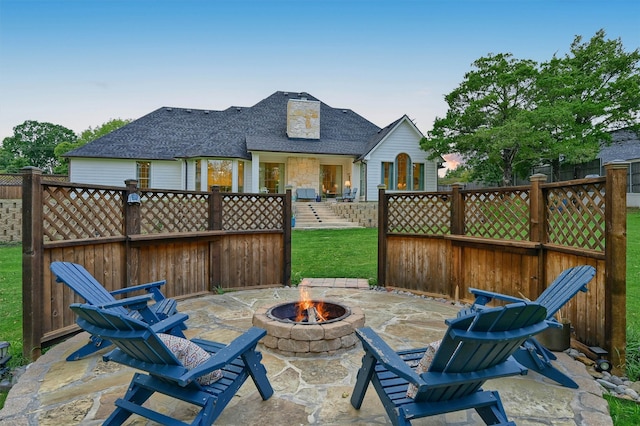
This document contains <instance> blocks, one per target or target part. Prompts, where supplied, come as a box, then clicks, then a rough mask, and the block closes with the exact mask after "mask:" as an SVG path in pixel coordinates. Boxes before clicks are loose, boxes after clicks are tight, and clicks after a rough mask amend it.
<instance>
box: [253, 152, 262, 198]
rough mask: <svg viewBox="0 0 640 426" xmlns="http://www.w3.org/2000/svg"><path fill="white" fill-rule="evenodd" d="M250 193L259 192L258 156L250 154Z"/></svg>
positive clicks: (254, 153) (255, 153)
mask: <svg viewBox="0 0 640 426" xmlns="http://www.w3.org/2000/svg"><path fill="white" fill-rule="evenodd" d="M251 192H252V193H254V194H256V193H258V192H260V154H258V153H257V152H252V153H251Z"/></svg>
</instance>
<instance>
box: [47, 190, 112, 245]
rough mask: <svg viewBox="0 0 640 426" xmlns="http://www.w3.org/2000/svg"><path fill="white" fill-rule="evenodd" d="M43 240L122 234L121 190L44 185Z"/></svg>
mask: <svg viewBox="0 0 640 426" xmlns="http://www.w3.org/2000/svg"><path fill="white" fill-rule="evenodd" d="M42 187H43V194H42V203H43V233H44V241H63V240H77V239H84V238H99V237H113V236H121V235H123V233H124V219H123V200H122V197H123V195H122V191H121V190H115V189H113V190H109V189H96V188H74V187H67V186H48V185H42Z"/></svg>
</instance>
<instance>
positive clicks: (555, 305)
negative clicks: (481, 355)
mask: <svg viewBox="0 0 640 426" xmlns="http://www.w3.org/2000/svg"><path fill="white" fill-rule="evenodd" d="M595 274H596V269H595V268H594V267H593V266H589V265H581V266H576V267H574V268H569V269H566V270H564V271H562V273H560V275H558V277H557V278H556V279H555V280H553V282H552V283H551V284H549V286H548V287H547V289H546V290H545V291H543V292H542V293H541V294H540V296H539V297H538V298H537V299H536V300H535V301H536V303H539V304H540V305H542V306H544V307H545V308H546V309H547V319H548V320H549V321H550V325H551V326H552V327H562V324H560V323H559V322H558V321H556V318H555V315H556V313H557V312H558V311H559V310H560V309H561V308H562V307H563V306H564V305H565V304H566V303H567V302H568V301H569V300H571V299H572V298H573V296H575V295H576V294H578V292H580V291H582V292H586V291H587V283H589V281H591V279H592V278H593V277H594V276H595ZM469 291H470V292H471V293H473V295H474V296H475V298H476V299H475V301H474V302H473V305H472V306H471V307H470V308H468V309H466V310H463V311H461V314H462V315H465V314H467V313H469V311H477V310H481V309H485V308H486V304H487V303H489V302H491V301H492V300H494V299H495V300H501V301H504V302H507V303H513V302H519V301H522V300H523V299H521V298H517V297H512V296H507V295H504V294H500V293H494V292H491V291H484V290H478V289H474V288H472V289H469ZM513 356H514V357H515V359H516V360H518V362H519V363H521V364H522V365H524V366H525V367H527V368H529V369H531V370H533V371H536V372H538V373H540V374H542V375H544V376H546V377H548V378H550V379H552V380H554V381H555V382H558V383H560V384H561V385H563V386H566V387H569V388H573V389H577V388H578V384H577V383H576V382H575V381H574V380H573V379H571V378H570V377H568V376H567V375H566V374H564V373H562V372H561V371H559V370H558V369H557V368H555V367H554V366H553V364H552V363H551V361H552V360H555V359H557V357H556V356H555V355H554V354H553V352H551V351H550V350H548V349H547V348H545V347H544V346H543V345H542V344H541V343H540V342H539V341H538V340H537V339H536V338H535V337H532V338H530V339H527V340H526V341H525V342H524V344H523V345H522V347H521V348H520V349H519V350H518V351H517V352H516V353H515V354H514V355H513Z"/></svg>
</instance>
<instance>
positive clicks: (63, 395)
mask: <svg viewBox="0 0 640 426" xmlns="http://www.w3.org/2000/svg"><path fill="white" fill-rule="evenodd" d="M308 283H309V284H310V285H312V286H313V285H317V286H318V287H313V288H312V289H311V296H312V297H313V298H315V299H331V300H339V301H341V303H344V304H346V305H349V306H356V307H359V308H361V309H362V310H363V311H364V313H365V321H366V325H367V326H369V327H372V328H373V329H375V330H376V331H377V332H378V333H379V334H380V335H381V336H382V337H383V338H384V339H385V340H386V341H387V342H388V343H389V344H390V345H391V346H392V347H393V348H394V349H403V348H411V347H422V346H425V344H426V343H428V342H430V341H433V340H437V339H439V338H440V337H441V336H442V334H443V332H444V330H445V325H444V320H445V319H446V318H450V317H454V316H455V315H456V313H457V311H458V310H459V306H454V305H452V304H451V303H449V302H446V301H438V300H434V299H429V298H424V297H418V296H414V295H409V294H398V293H396V292H387V291H375V290H369V289H368V286H367V285H366V281H364V280H351V281H349V280H334V279H331V280H318V281H315V280H313V281H309V282H308ZM297 298H298V290H297V289H291V288H273V289H263V290H248V291H241V292H232V293H226V294H222V295H208V296H203V297H198V298H193V299H189V300H184V301H180V302H179V305H178V306H179V310H180V311H181V312H183V313H186V314H188V315H189V320H188V321H187V325H188V326H189V329H188V330H187V332H186V334H187V336H188V337H190V338H192V337H200V338H205V339H211V340H216V341H219V342H225V343H228V342H230V341H231V340H233V339H234V338H235V337H237V336H238V335H240V334H241V333H242V332H243V331H245V330H246V329H248V328H249V327H251V322H252V317H253V313H254V312H255V311H256V310H257V309H259V308H263V307H266V306H271V305H273V304H276V303H282V302H286V301H294V300H297ZM86 339H87V335H86V334H84V333H81V334H79V335H77V336H75V337H74V338H72V339H70V340H69V341H67V342H65V343H63V344H60V345H57V346H55V347H54V348H52V349H51V350H49V351H48V352H47V353H46V354H45V355H43V356H42V357H41V358H40V359H39V360H38V361H37V362H35V363H33V364H32V365H31V366H30V367H29V368H28V369H27V371H26V373H25V374H24V375H23V376H22V377H21V378H20V380H19V382H18V384H16V385H15V386H14V387H13V389H12V390H11V392H10V393H9V396H8V399H7V401H6V403H5V407H4V409H3V410H2V411H0V423H2V424H3V425H43V426H47V425H61V424H62V425H76V424H82V425H98V424H101V423H102V422H103V421H104V420H105V419H106V418H107V416H108V415H109V414H110V413H111V411H113V409H114V406H113V402H114V400H115V399H116V398H118V397H120V396H122V395H123V394H124V392H125V390H126V388H127V384H128V382H129V380H130V379H131V376H132V370H131V369H129V368H126V367H123V366H120V365H118V364H115V363H105V362H103V361H102V358H101V357H100V356H93V357H89V358H87V359H84V360H80V361H75V362H66V361H64V359H65V357H66V356H67V355H68V354H70V353H71V352H72V351H73V350H75V349H77V348H78V347H80V346H81V345H83V344H84V343H85V342H86ZM259 349H260V350H261V351H262V353H263V356H264V359H263V363H264V365H265V366H266V368H267V372H268V376H269V379H270V381H271V384H272V386H273V388H274V391H275V393H274V395H273V396H272V397H271V398H270V399H269V400H267V401H262V400H261V398H260V396H259V394H258V392H257V390H256V388H255V386H254V385H253V382H252V381H251V380H248V381H247V382H246V383H245V385H244V386H243V387H242V388H241V389H240V392H239V393H238V394H237V396H236V398H235V399H234V401H232V402H231V403H230V404H229V406H228V407H227V408H226V409H225V410H224V412H223V414H222V415H221V416H220V418H219V419H218V421H217V422H216V424H220V425H284V424H287V425H298V424H301V425H306V424H310V425H342V424H353V425H372V424H379V425H385V424H390V422H389V419H388V417H387V415H386V413H385V411H384V409H383V407H382V404H381V403H380V401H379V400H378V398H377V395H376V393H375V391H374V390H373V388H370V389H369V391H368V392H367V396H366V398H365V401H364V404H363V406H362V408H361V409H360V410H355V409H354V408H353V407H352V406H351V404H350V402H349V398H350V397H351V392H352V390H353V385H354V383H355V380H356V373H357V370H358V368H359V366H360V360H361V357H362V354H363V351H362V348H361V346H360V344H359V343H358V344H357V345H356V347H355V349H351V350H348V351H344V352H341V353H338V354H335V355H322V356H318V357H309V356H306V357H295V356H293V357H291V356H285V355H283V354H281V353H276V352H273V351H271V350H270V349H269V348H266V347H264V346H262V345H260V346H259ZM559 361H560V362H559V363H558V365H559V367H560V368H561V369H562V370H563V371H565V372H567V373H568V374H569V375H570V376H571V377H573V378H574V380H576V381H577V382H578V383H579V384H580V388H579V389H569V388H565V387H561V386H558V385H556V384H555V383H554V382H551V381H550V380H548V379H546V378H544V377H543V376H540V375H538V374H536V373H533V372H531V373H529V374H528V375H527V376H521V377H513V378H508V379H500V380H492V381H489V382H487V383H486V384H485V386H484V387H485V389H497V390H499V391H500V394H501V397H502V400H503V403H504V405H505V409H506V411H507V414H508V415H509V417H510V419H511V420H513V421H515V422H516V423H517V424H518V425H557V426H560V425H562V426H566V425H585V426H588V425H593V426H596V425H597V426H602V425H612V424H613V423H612V421H611V418H610V416H609V411H608V405H607V402H606V401H605V400H604V399H603V398H602V391H601V389H600V387H599V386H598V385H597V384H596V382H595V381H594V380H593V378H592V377H591V376H590V375H589V374H588V373H587V371H586V368H585V366H584V365H583V364H581V363H579V362H577V361H574V360H573V359H572V358H570V357H569V356H568V355H566V354H562V353H561V354H559ZM150 403H151V404H152V405H153V406H155V407H161V410H162V411H163V412H165V413H172V415H173V416H175V417H178V418H181V419H183V420H189V419H190V416H192V415H193V413H194V411H193V409H192V407H191V406H189V405H187V404H185V403H182V402H177V401H174V400H169V399H168V398H166V397H163V396H158V397H156V396H154V397H152V399H151V400H150ZM126 424H130V425H146V424H150V423H149V422H146V421H145V420H144V419H140V418H134V417H132V418H131V419H130V420H129V421H128V422H127V423H126ZM413 424H414V425H475V424H482V421H481V420H480V418H479V416H477V414H475V411H473V410H469V411H463V412H457V413H452V414H447V415H441V416H436V417H431V418H427V419H422V420H419V421H414V422H413Z"/></svg>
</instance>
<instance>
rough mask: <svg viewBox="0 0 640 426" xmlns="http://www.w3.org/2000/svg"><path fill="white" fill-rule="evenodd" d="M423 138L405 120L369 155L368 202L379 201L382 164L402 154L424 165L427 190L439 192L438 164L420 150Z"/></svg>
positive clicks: (413, 161) (412, 161)
mask: <svg viewBox="0 0 640 426" xmlns="http://www.w3.org/2000/svg"><path fill="white" fill-rule="evenodd" d="M421 137H422V136H421V135H420V134H419V133H418V132H416V130H415V129H414V128H413V126H412V125H411V124H409V123H408V122H407V121H406V120H405V121H402V122H401V123H400V125H399V126H398V127H397V128H396V129H395V130H394V131H392V132H391V133H389V135H387V137H386V138H385V139H384V140H383V141H382V143H380V144H379V145H378V146H377V147H376V148H374V149H373V150H372V151H371V152H370V153H369V155H368V156H367V200H368V201H377V200H378V185H379V184H381V183H382V178H381V176H382V163H383V162H390V163H392V162H394V161H395V160H396V157H397V156H398V154H400V153H405V154H407V155H409V157H411V163H424V164H425V170H424V172H425V190H427V191H436V190H437V188H438V183H437V182H438V181H437V164H436V163H435V162H434V161H429V160H427V153H426V152H425V151H423V150H422V149H421V148H420V138H421Z"/></svg>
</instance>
